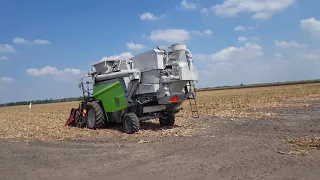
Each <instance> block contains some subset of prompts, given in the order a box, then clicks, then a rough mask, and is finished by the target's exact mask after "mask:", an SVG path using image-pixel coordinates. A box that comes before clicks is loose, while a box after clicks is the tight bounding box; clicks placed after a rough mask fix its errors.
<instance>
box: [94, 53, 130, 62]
mask: <svg viewBox="0 0 320 180" xmlns="http://www.w3.org/2000/svg"><path fill="white" fill-rule="evenodd" d="M132 57H133V54H131V53H130V52H125V53H121V54H119V55H113V56H109V57H102V58H101V59H100V61H108V60H117V59H120V60H123V59H130V58H132Z"/></svg>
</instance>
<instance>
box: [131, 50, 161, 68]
mask: <svg viewBox="0 0 320 180" xmlns="http://www.w3.org/2000/svg"><path fill="white" fill-rule="evenodd" d="M133 62H134V68H137V69H139V70H140V71H142V72H143V71H149V70H153V69H163V68H164V61H163V56H162V54H161V52H160V51H159V50H157V49H153V50H151V51H147V52H145V53H141V54H138V55H136V56H135V57H134V58H133Z"/></svg>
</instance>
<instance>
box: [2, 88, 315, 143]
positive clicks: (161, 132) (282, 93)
mask: <svg viewBox="0 0 320 180" xmlns="http://www.w3.org/2000/svg"><path fill="white" fill-rule="evenodd" d="M301 99H303V101H302V102H301ZM319 99H320V85H319V84H308V85H290V86H278V87H263V88H248V89H234V90H217V91H202V92H198V93H197V102H198V109H199V114H200V117H205V116H219V117H230V118H236V117H246V118H252V119H256V118H261V117H265V116H272V115H273V113H270V112H263V108H268V107H270V108H271V107H290V106H294V107H301V108H303V107H306V106H308V105H309V104H308V101H309V100H319ZM298 100H299V103H297V102H298ZM77 106H78V102H67V103H54V104H45V105H33V107H32V113H31V121H30V122H29V123H28V115H29V108H28V106H15V107H3V108H0V122H1V124H2V126H0V138H1V139H18V140H19V139H20V140H25V139H26V137H27V132H28V128H29V138H30V140H65V139H86V138H90V137H99V136H105V135H108V136H110V137H118V138H123V139H125V138H128V139H129V138H141V139H145V138H148V137H159V138H161V137H165V136H192V133H194V132H197V131H200V130H201V129H204V128H206V127H207V124H199V123H197V120H196V119H192V118H190V116H191V113H190V112H189V109H190V107H189V102H184V103H183V105H182V107H183V108H184V110H182V111H181V112H180V113H178V114H177V117H176V125H175V126H174V127H173V128H164V127H161V126H160V125H159V123H158V121H157V120H153V121H151V122H147V123H143V124H142V126H141V128H142V129H141V131H139V132H138V133H137V134H133V135H127V134H125V133H122V132H121V131H119V127H118V126H116V127H110V128H107V129H102V130H89V129H78V128H71V127H65V126H64V123H65V122H66V119H67V117H68V116H69V113H70V109H71V108H72V107H77ZM249 110H250V111H249Z"/></svg>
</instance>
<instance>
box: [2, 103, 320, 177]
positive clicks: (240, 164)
mask: <svg viewBox="0 0 320 180" xmlns="http://www.w3.org/2000/svg"><path fill="white" fill-rule="evenodd" d="M266 111H267V110H266ZM268 111H272V112H275V111H276V112H277V113H279V114H280V115H279V116H278V117H277V118H273V119H263V120H246V119H234V120H230V119H221V118H216V117H211V118H205V119H201V120H198V121H199V123H201V122H203V121H205V122H208V123H210V125H211V127H210V128H209V129H206V130H205V131H202V132H200V133H198V134H196V135H194V136H193V137H172V138H167V139H163V140H158V139H154V140H151V141H150V142H148V143H143V144H138V143H137V141H138V140H137V141H134V142H130V141H124V140H112V139H103V140H95V141H72V142H63V143H62V142H48V143H44V142H34V143H32V144H31V146H30V147H29V148H25V143H20V142H8V141H1V142H0V148H1V151H0V179H3V180H11V179H19V180H20V179H28V180H29V179H30V180H34V179H50V180H51V179H52V180H55V179H59V180H62V179H84V180H85V179H88V178H90V179H92V180H95V179H108V180H112V179H130V180H135V179H137V180H138V179H139V180H143V179H146V180H149V179H161V180H164V179H183V180H188V179H197V180H200V179H220V180H224V179H252V180H257V179H277V180H281V179H291V180H293V179H297V180H298V179H299V180H301V179H304V180H313V179H314V180H318V179H319V177H320V151H317V150H314V151H310V152H309V153H310V154H309V155H307V156H297V155H288V154H283V153H279V152H288V151H290V149H291V146H290V145H287V144H284V143H283V140H286V139H287V138H300V137H305V136H311V137H314V136H318V137H319V136H320V103H314V104H313V105H312V106H309V107H306V108H304V109H289V108H282V109H276V110H270V109H269V110H268ZM113 141H115V142H113Z"/></svg>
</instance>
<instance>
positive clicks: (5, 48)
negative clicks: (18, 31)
mask: <svg viewBox="0 0 320 180" xmlns="http://www.w3.org/2000/svg"><path fill="white" fill-rule="evenodd" d="M0 52H3V53H15V52H16V50H15V49H14V47H12V46H11V45H9V44H0Z"/></svg>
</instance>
